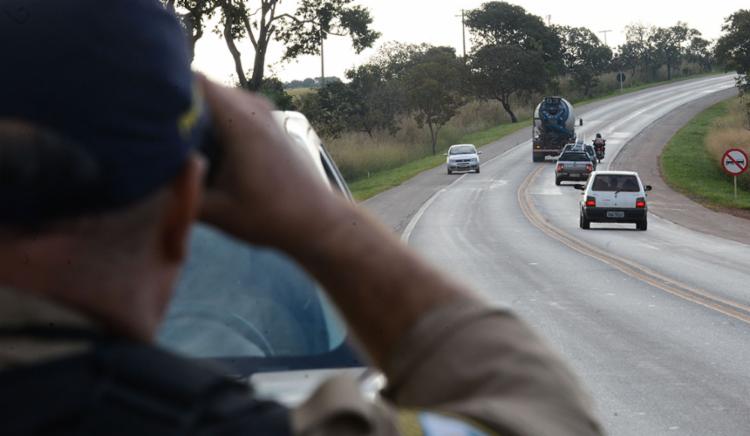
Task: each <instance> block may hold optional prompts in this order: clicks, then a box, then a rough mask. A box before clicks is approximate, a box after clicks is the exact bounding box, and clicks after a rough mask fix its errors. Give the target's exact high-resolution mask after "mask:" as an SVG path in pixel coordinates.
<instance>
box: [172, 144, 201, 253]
mask: <svg viewBox="0 0 750 436" xmlns="http://www.w3.org/2000/svg"><path fill="white" fill-rule="evenodd" d="M205 168H206V163H205V161H204V159H203V158H202V157H200V156H199V155H197V154H193V155H191V156H190V157H189V158H188V160H187V162H186V163H185V167H184V168H183V170H182V171H181V172H180V174H179V175H178V176H177V178H175V179H174V181H173V182H172V184H171V185H170V186H169V188H168V195H167V196H168V200H167V203H166V204H165V211H164V215H163V218H162V229H161V234H162V245H163V253H164V256H165V257H166V260H167V261H169V262H178V263H179V262H182V261H183V260H184V259H185V257H186V256H187V247H188V237H189V235H190V228H191V226H192V224H193V222H194V221H195V219H196V218H197V216H198V212H199V209H200V205H201V197H202V195H203V178H204V176H205V174H204V173H205V171H206V169H205Z"/></svg>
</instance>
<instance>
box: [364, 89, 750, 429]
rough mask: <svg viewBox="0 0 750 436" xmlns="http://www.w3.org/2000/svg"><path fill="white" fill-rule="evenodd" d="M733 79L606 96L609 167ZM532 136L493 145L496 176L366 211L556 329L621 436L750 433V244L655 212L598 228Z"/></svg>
mask: <svg viewBox="0 0 750 436" xmlns="http://www.w3.org/2000/svg"><path fill="white" fill-rule="evenodd" d="M732 85H733V81H732V79H731V77H729V76H721V77H711V78H704V79H697V80H692V81H686V82H680V83H677V84H672V85H667V86H661V87H658V88H653V89H650V90H646V91H642V92H639V93H634V94H629V95H625V96H622V97H618V98H615V99H610V100H606V101H603V102H599V103H597V104H595V105H591V106H588V107H585V108H583V109H582V110H581V115H582V117H583V118H584V119H585V120H586V126H585V127H584V132H585V133H586V135H587V136H588V137H591V136H593V134H594V133H596V132H597V131H601V132H602V133H603V134H604V136H605V137H607V138H609V139H608V142H607V145H608V147H607V148H608V158H609V159H608V161H607V163H609V161H611V160H612V158H613V156H614V155H616V154H618V153H619V152H620V151H621V150H623V149H624V147H626V146H627V149H631V148H634V147H639V146H640V143H639V142H638V141H637V140H634V141H631V140H633V139H634V138H638V135H639V134H642V133H643V132H646V131H648V130H649V129H653V128H654V127H655V126H658V121H659V120H660V119H662V118H663V117H664V116H667V115H669V114H671V113H674V112H675V111H680V110H681V108H682V107H684V106H685V105H687V104H688V103H690V104H699V103H700V102H701V101H703V100H705V101H706V103H705V104H706V105H708V104H710V100H711V97H712V96H715V94H716V93H717V92H721V91H722V90H726V89H728V88H730V87H731V86H732ZM522 133H525V134H526V135H527V136H525V137H524V136H522ZM522 133H519V134H517V135H516V136H515V137H512V138H509V139H507V140H505V141H500V142H498V143H496V144H493V145H491V146H489V147H487V148H486V149H485V150H488V152H486V153H485V156H488V155H489V157H490V160H489V161H485V162H484V164H483V167H482V173H481V174H469V175H465V176H448V175H447V174H446V175H444V174H442V172H443V170H444V169H442V168H440V169H439V170H440V173H438V172H437V171H438V170H434V171H432V172H428V173H427V174H424V175H422V176H420V177H419V178H417V180H415V181H413V182H411V183H407V184H406V185H405V186H403V187H399V188H396V189H394V190H391V191H389V192H386V193H384V194H381V196H378V197H376V198H375V199H373V200H372V201H369V202H367V203H366V206H367V207H369V208H370V209H371V210H373V212H375V214H376V215H379V216H381V217H382V218H384V219H385V220H386V221H387V222H388V223H390V224H391V225H392V226H393V227H394V228H395V229H397V231H399V232H402V234H403V235H404V239H406V240H408V242H409V244H410V245H411V246H412V247H414V248H415V249H417V250H418V251H420V252H422V253H423V254H424V255H425V256H427V257H428V258H429V259H430V260H431V261H432V262H434V263H435V264H436V265H437V266H438V267H439V268H441V269H443V270H445V271H449V272H450V274H452V275H454V276H457V277H460V278H463V279H465V280H467V281H468V282H469V283H471V284H472V285H473V286H474V287H475V288H476V289H478V290H479V291H480V292H481V293H482V294H484V295H485V296H486V297H487V298H488V299H490V300H491V301H494V302H497V303H498V304H507V305H510V306H512V307H513V309H514V310H516V311H518V312H519V313H520V314H521V315H522V316H523V317H524V318H525V319H527V320H528V321H529V322H530V323H531V324H533V325H534V326H535V327H536V328H537V329H538V330H540V331H541V333H542V334H543V335H544V336H545V337H547V338H548V340H549V341H550V342H551V344H552V346H553V347H555V348H556V349H557V350H559V351H560V352H561V353H562V354H563V355H564V356H565V357H566V358H567V360H568V361H569V362H570V363H571V365H572V366H573V367H574V368H575V370H576V371H577V372H578V374H579V375H580V376H581V378H582V379H583V381H584V384H585V385H586V386H587V388H588V389H589V390H590V392H591V393H592V395H593V397H594V399H595V402H596V404H597V407H598V411H599V414H600V416H601V418H602V420H603V421H604V423H605V426H606V428H607V431H608V432H609V433H610V434H613V435H674V434H679V435H741V434H748V431H749V430H748V429H750V375H749V374H748V371H747V362H748V361H750V341H748V340H747V338H750V295H749V293H748V291H749V290H750V286H748V282H750V246H748V245H745V244H743V243H740V242H737V241H731V240H727V239H723V238H720V237H717V236H713V235H707V234H703V233H700V232H696V231H694V230H689V229H687V228H684V227H681V226H678V225H676V224H674V223H672V222H670V221H667V220H664V219H660V218H658V217H656V216H653V215H652V216H651V217H650V221H651V222H650V223H649V224H650V228H649V231H648V232H636V231H634V230H632V229H631V227H632V226H628V225H596V224H594V225H593V227H594V228H595V230H592V231H582V230H580V229H578V209H577V200H578V196H579V193H578V192H577V191H574V190H573V189H572V188H571V187H570V186H567V187H566V186H562V187H557V186H555V184H554V175H553V168H552V165H551V164H549V163H545V164H533V163H531V162H530V160H531V158H530V154H531V153H530V145H529V143H528V137H529V136H528V135H529V132H528V131H524V132H522ZM516 144H518V145H516ZM645 182H646V183H649V180H645ZM399 204H401V205H402V206H403V207H401V208H399V207H398V205H399ZM467 364H469V363H468V362H467Z"/></svg>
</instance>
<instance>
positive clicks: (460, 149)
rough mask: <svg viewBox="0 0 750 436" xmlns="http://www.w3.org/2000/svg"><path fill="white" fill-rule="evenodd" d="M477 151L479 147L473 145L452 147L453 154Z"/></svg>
mask: <svg viewBox="0 0 750 436" xmlns="http://www.w3.org/2000/svg"><path fill="white" fill-rule="evenodd" d="M476 152H477V149H476V148H474V147H472V146H471V145H465V146H462V147H453V148H451V154H474V153H476Z"/></svg>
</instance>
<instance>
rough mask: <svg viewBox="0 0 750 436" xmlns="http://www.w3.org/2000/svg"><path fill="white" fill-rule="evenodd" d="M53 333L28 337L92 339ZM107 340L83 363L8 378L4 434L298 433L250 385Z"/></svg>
mask: <svg viewBox="0 0 750 436" xmlns="http://www.w3.org/2000/svg"><path fill="white" fill-rule="evenodd" d="M47 330H49V331H45V328H42V329H40V330H35V329H31V330H29V329H25V333H24V334H22V335H21V336H33V337H40V338H41V337H43V338H50V339H53V337H54V338H55V339H78V338H81V339H84V336H85V335H84V334H83V333H84V331H68V332H62V331H60V332H52V330H54V329H47ZM11 333H15V334H12V336H18V333H20V332H18V331H16V332H10V331H7V330H6V331H3V330H2V329H0V337H2V336H11ZM32 333H33V334H32ZM49 333H52V334H51V335H50V334H49ZM63 333H69V334H67V335H66V334H63ZM89 334H90V333H89ZM92 337H96V335H93V336H90V337H89V339H91V338H92ZM100 339H102V338H101V337H96V339H95V340H94V344H95V345H94V347H93V351H91V352H90V353H86V354H84V355H81V356H77V357H73V358H68V359H64V360H60V361H56V362H50V363H46V364H42V365H35V366H32V367H24V368H19V369H14V370H9V371H3V372H0V422H2V423H3V430H2V432H1V433H2V434H3V435H21V434H23V435H37V434H38V435H97V436H98V435H107V436H121V435H122V436H125V435H127V436H134V435H138V436H151V435H154V436H156V435H159V436H171V435H175V436H177V435H180V436H183V435H194V434H195V435H204V434H205V435H219V436H222V435H226V436H235V435H237V436H240V435H242V436H246V435H258V436H270V435H279V436H284V435H289V434H291V430H290V425H289V412H288V410H287V409H286V408H284V407H282V406H280V405H277V404H275V403H270V402H262V401H259V400H256V399H254V398H252V395H251V392H250V389H248V387H247V386H246V385H244V384H242V383H240V382H236V381H233V380H231V379H229V378H228V377H226V376H225V375H223V374H222V373H221V372H220V371H218V370H217V369H214V368H211V367H208V366H206V365H203V364H201V363H198V362H194V361H190V360H186V359H183V358H181V357H177V356H175V355H172V354H170V353H168V352H165V351H163V350H160V349H158V348H156V347H153V346H150V345H145V344H134V343H126V342H122V341H115V340H112V339H111V338H110V339H109V340H100Z"/></svg>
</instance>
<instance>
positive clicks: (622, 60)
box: [614, 41, 642, 77]
mask: <svg viewBox="0 0 750 436" xmlns="http://www.w3.org/2000/svg"><path fill="white" fill-rule="evenodd" d="M614 62H615V63H616V64H617V66H618V67H619V69H622V70H623V71H627V70H630V76H631V77H634V76H635V73H636V71H637V69H638V67H639V66H641V63H642V52H641V47H640V46H639V45H638V44H637V43H635V42H632V41H627V42H625V43H624V44H622V45H621V46H619V47H618V48H617V56H616V61H614Z"/></svg>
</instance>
